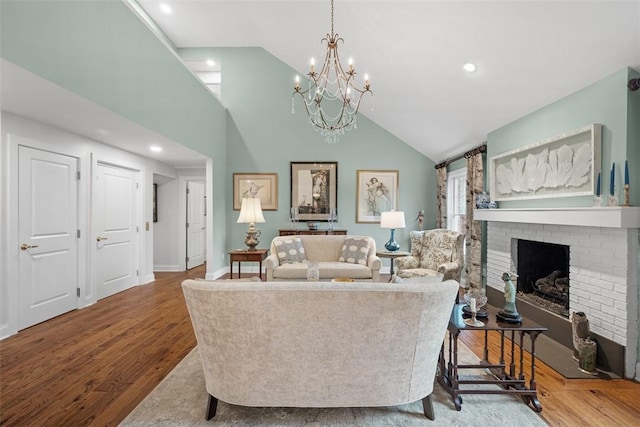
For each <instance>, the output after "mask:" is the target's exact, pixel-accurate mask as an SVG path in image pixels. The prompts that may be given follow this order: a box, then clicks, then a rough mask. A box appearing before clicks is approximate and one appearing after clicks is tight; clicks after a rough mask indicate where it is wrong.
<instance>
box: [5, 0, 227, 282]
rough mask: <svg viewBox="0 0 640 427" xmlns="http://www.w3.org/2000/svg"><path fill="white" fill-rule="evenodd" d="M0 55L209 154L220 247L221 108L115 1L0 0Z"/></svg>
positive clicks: (224, 170)
mask: <svg viewBox="0 0 640 427" xmlns="http://www.w3.org/2000/svg"><path fill="white" fill-rule="evenodd" d="M0 54H1V55H2V57H3V58H5V59H7V60H9V61H11V62H13V63H15V64H17V65H19V66H21V67H23V68H26V69H28V70H30V71H32V72H34V73H36V74H38V75H40V76H42V77H44V78H46V79H48V80H50V81H52V82H54V83H56V84H58V85H60V86H62V87H65V88H66V89H69V90H71V91H72V92H75V93H76V94H78V95H80V96H83V97H85V98H87V99H90V100H92V101H94V102H96V103H97V104H100V105H102V106H104V107H106V108H109V109H110V110H112V111H114V112H116V113H118V114H120V115H122V116H124V117H127V118H129V119H131V120H133V121H135V122H137V123H140V124H141V125H143V126H146V127H147V128H149V129H152V130H154V131H157V132H159V133H161V134H163V135H165V136H167V137H169V138H171V139H173V140H175V141H178V142H180V143H182V144H184V145H186V146H188V147H191V148H193V149H194V150H196V151H198V152H200V153H202V154H204V155H207V156H209V157H211V158H212V159H213V173H214V180H213V181H214V188H213V195H214V204H213V206H214V211H213V215H214V235H215V247H214V248H213V249H214V251H215V252H222V253H224V252H225V251H226V248H225V246H224V241H225V239H226V229H227V227H226V212H227V209H226V206H225V203H226V200H227V198H226V197H225V192H226V187H227V182H226V179H227V167H226V164H227V162H226V147H227V146H226V139H225V125H226V112H225V109H224V107H223V106H222V105H221V104H220V103H219V102H218V101H217V100H216V99H215V98H214V97H212V96H211V95H210V94H209V93H208V92H207V91H206V90H205V89H204V88H203V87H202V85H201V84H200V83H199V82H198V81H197V80H196V79H195V78H194V77H193V75H192V74H191V73H190V72H189V71H188V70H186V69H185V68H184V66H182V64H180V62H179V61H177V60H176V58H175V56H174V54H173V53H171V52H170V51H169V50H168V49H167V48H166V47H165V46H164V45H163V44H162V43H161V42H160V41H159V40H158V39H157V38H156V37H155V36H154V35H153V34H152V33H151V32H150V31H149V30H148V29H147V28H146V27H145V26H144V25H143V24H142V23H141V22H140V20H139V19H138V18H136V17H135V16H134V14H133V13H132V12H131V11H130V10H129V8H128V7H127V6H126V5H125V4H124V3H123V2H122V1H120V0H101V1H84V2H83V1H64V0H57V1H13V0H3V1H2V2H0ZM215 264H217V265H214V266H213V269H214V270H215V269H216V268H220V267H222V266H223V265H226V264H225V263H224V262H223V261H222V260H221V259H220V257H219V256H217V257H215Z"/></svg>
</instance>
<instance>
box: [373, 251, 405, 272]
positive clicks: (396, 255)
mask: <svg viewBox="0 0 640 427" xmlns="http://www.w3.org/2000/svg"><path fill="white" fill-rule="evenodd" d="M376 255H378V256H379V257H380V258H390V259H391V269H390V270H389V274H391V275H392V276H393V274H394V272H393V261H394V260H395V259H396V258H400V257H403V256H409V255H411V252H403V251H395V252H389V251H379V252H376Z"/></svg>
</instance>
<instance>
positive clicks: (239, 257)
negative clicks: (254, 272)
mask: <svg viewBox="0 0 640 427" xmlns="http://www.w3.org/2000/svg"><path fill="white" fill-rule="evenodd" d="M268 254H269V249H256V250H253V251H250V250H246V249H237V250H233V251H230V252H229V263H230V264H231V270H230V277H231V278H232V279H233V263H234V262H237V263H238V279H239V278H240V276H241V274H242V272H241V266H242V263H243V262H257V263H260V267H259V270H258V275H259V276H260V279H261V280H262V261H264V260H265V259H266V258H267V255H268ZM265 280H266V277H265Z"/></svg>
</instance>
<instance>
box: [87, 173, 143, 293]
mask: <svg viewBox="0 0 640 427" xmlns="http://www.w3.org/2000/svg"><path fill="white" fill-rule="evenodd" d="M138 187H139V185H138V172H137V171H132V170H129V169H123V168H119V167H116V166H111V165H103V164H98V165H97V168H96V174H95V186H94V188H95V191H94V192H93V196H94V208H93V209H94V212H93V221H94V224H95V225H94V236H95V245H96V246H95V255H96V256H95V259H96V263H95V273H96V278H97V284H98V299H101V298H105V297H108V296H110V295H113V294H115V293H117V292H121V291H124V290H125V289H129V288H131V287H132V286H135V285H137V284H138V281H139V280H138V270H139V269H138V253H139V251H138V233H139V226H138V224H137V217H138V215H137V212H138Z"/></svg>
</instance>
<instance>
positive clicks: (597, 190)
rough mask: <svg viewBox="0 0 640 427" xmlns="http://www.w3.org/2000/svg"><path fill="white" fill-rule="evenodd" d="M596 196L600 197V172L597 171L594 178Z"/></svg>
mask: <svg viewBox="0 0 640 427" xmlns="http://www.w3.org/2000/svg"><path fill="white" fill-rule="evenodd" d="M596 196H598V197H600V172H598V179H597V180H596Z"/></svg>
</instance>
